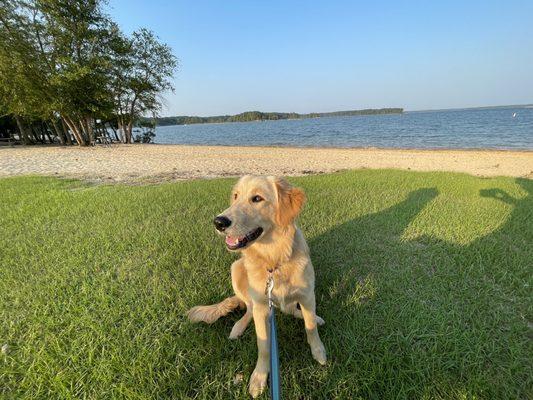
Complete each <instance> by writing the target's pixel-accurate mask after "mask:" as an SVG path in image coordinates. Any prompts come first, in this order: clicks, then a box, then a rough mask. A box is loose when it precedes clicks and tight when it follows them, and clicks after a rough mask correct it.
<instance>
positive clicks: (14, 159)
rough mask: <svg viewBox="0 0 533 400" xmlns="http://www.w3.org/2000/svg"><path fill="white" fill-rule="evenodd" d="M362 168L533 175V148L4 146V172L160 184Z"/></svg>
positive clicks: (0, 169)
mask: <svg viewBox="0 0 533 400" xmlns="http://www.w3.org/2000/svg"><path fill="white" fill-rule="evenodd" d="M359 168H397V169H403V170H413V171H453V172H465V173H468V174H472V175H476V176H486V177H489V176H513V177H524V178H529V179H533V152H531V151H529V152H528V151H489V150H397V149H331V148H327V149H319V148H278V147H230V146H228V147H226V146H184V145H151V144H150V145H140V144H136V145H113V146H111V147H102V146H96V147H90V148H78V147H59V146H58V147H50V146H42V147H40V146H35V147H34V146H28V147H4V148H0V176H15V175H35V174H37V175H50V176H59V177H74V178H81V179H87V180H90V181H95V182H128V183H136V182H137V183H141V182H160V181H168V180H181V179H194V178H214V177H221V176H239V175H243V174H264V175H286V176H296V175H306V174H316V173H327V172H334V171H339V170H345V169H359Z"/></svg>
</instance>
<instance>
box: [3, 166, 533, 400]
mask: <svg viewBox="0 0 533 400" xmlns="http://www.w3.org/2000/svg"><path fill="white" fill-rule="evenodd" d="M291 181H292V182H294V183H296V184H298V185H300V186H302V187H304V188H305V189H306V191H307V194H308V198H309V202H308V204H307V205H306V208H305V210H304V212H303V213H302V215H301V218H300V226H301V227H302V229H303V231H304V233H305V235H306V237H307V238H308V241H309V244H310V247H311V252H312V259H313V262H314V265H315V269H316V271H317V288H316V292H317V309H318V314H319V315H320V316H322V317H323V318H324V319H325V320H326V325H325V326H323V327H321V328H320V333H321V337H322V340H323V341H324V344H325V346H326V349H327V351H328V356H329V361H328V364H327V366H325V367H321V366H319V365H318V364H317V363H316V362H315V361H314V360H313V359H312V357H311V354H310V351H309V348H308V346H307V344H306V341H305V336H304V327H303V322H302V321H301V320H296V319H294V318H291V317H288V316H284V315H278V325H279V326H278V330H279V332H278V335H279V347H280V362H281V379H282V388H283V392H284V398H285V399H329V398H338V399H525V398H528V397H529V398H531V397H530V396H532V394H533V393H532V387H533V378H532V376H533V371H532V364H533V345H532V343H533V340H532V339H533V304H532V283H533V282H532V272H533V181H531V180H525V179H511V178H492V179H482V178H475V177H472V176H468V175H463V174H452V173H415V172H400V171H392V170H376V171H371V170H361V171H354V172H343V173H338V174H333V175H320V176H307V177H302V178H293V179H291ZM233 183H234V179H217V180H200V181H189V182H178V183H167V184H161V185H155V186H125V185H114V186H104V185H96V186H95V185H90V184H87V183H82V182H79V181H74V180H60V179H53V178H42V177H24V178H5V179H0V203H1V204H2V211H1V212H0V239H1V240H2V247H1V249H0V317H1V324H0V346H3V349H2V352H1V353H0V397H2V398H5V399H15V398H16V399H37V398H39V399H73V398H87V399H155V398H157V399H232V398H241V399H247V398H248V394H247V388H246V385H247V383H248V378H249V375H250V373H251V372H252V370H253V367H254V364H255V358H256V344H255V335H254V332H253V328H251V327H250V328H248V330H247V331H246V333H245V334H244V336H243V337H242V338H240V339H239V340H237V341H230V340H229V339H228V338H227V337H228V335H229V332H230V330H231V327H232V325H233V323H234V322H235V321H236V320H237V319H238V318H239V313H235V314H233V315H231V316H229V317H227V318H224V319H221V320H219V321H218V322H216V323H215V324H213V325H211V326H207V325H200V324H198V325H192V324H190V323H189V322H188V321H187V319H186V318H185V317H184V314H185V312H186V310H187V309H188V308H190V307H191V306H194V305H198V304H206V303H212V302H216V301H219V300H221V299H222V298H224V297H225V296H228V295H229V294H230V293H231V284H230V279H229V266H230V263H231V262H232V260H233V259H234V257H235V256H234V255H232V254H229V253H228V252H227V251H226V250H225V248H224V245H223V243H222V241H221V239H220V238H218V237H217V236H216V235H215V233H214V229H213V227H212V225H211V221H212V218H213V216H214V215H216V214H217V212H218V211H220V210H222V209H224V208H225V207H226V203H227V201H228V198H229V192H230V187H231V185H232V184H233ZM239 374H242V375H243V376H244V380H243V381H242V382H240V383H235V382H234V378H235V377H236V376H238V375H239ZM264 397H265V398H266V397H267V396H264Z"/></svg>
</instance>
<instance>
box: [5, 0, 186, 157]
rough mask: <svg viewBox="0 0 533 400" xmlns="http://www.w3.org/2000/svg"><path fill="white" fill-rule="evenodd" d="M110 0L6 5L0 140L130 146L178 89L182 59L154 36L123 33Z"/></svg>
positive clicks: (29, 0) (8, 0)
mask: <svg viewBox="0 0 533 400" xmlns="http://www.w3.org/2000/svg"><path fill="white" fill-rule="evenodd" d="M104 6H105V0H2V1H1V2H0V138H6V137H8V138H9V137H11V138H12V137H13V135H14V134H16V135H17V136H18V139H19V140H20V141H21V142H22V143H25V144H29V143H34V142H45V141H49V142H55V141H57V142H59V143H62V144H78V145H80V146H84V145H89V144H92V143H94V142H95V141H96V140H97V139H98V138H99V137H102V136H108V135H110V132H112V133H113V135H114V137H115V139H116V140H119V141H121V142H124V143H131V142H132V140H133V139H134V138H133V132H134V125H135V124H137V123H139V122H142V123H143V125H144V126H145V127H146V126H147V125H151V124H150V123H149V121H145V120H142V118H141V116H143V115H144V116H146V115H153V116H154V117H155V116H156V115H157V113H158V112H159V111H160V109H161V101H162V100H161V97H160V94H161V92H163V91H169V90H170V91H172V90H174V88H173V85H172V81H171V79H172V76H173V74H174V72H175V70H176V68H177V59H176V57H175V56H174V55H173V53H172V50H171V49H170V47H169V46H168V45H166V44H164V43H161V42H160V41H159V39H158V38H157V37H156V36H155V35H154V33H153V32H151V31H149V30H147V29H139V30H137V31H135V32H133V33H132V34H131V35H126V34H125V33H123V32H122V31H121V30H120V28H119V27H118V25H117V24H116V23H115V22H114V21H113V20H112V19H111V18H110V17H109V16H108V15H107V14H106V13H105V11H104Z"/></svg>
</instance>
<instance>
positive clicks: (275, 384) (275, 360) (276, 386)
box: [267, 272, 281, 400]
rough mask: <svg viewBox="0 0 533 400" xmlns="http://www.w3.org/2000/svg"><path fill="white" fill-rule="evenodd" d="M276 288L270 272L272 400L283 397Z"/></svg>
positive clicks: (268, 292) (268, 289) (268, 283)
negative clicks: (274, 290) (275, 298)
mask: <svg viewBox="0 0 533 400" xmlns="http://www.w3.org/2000/svg"><path fill="white" fill-rule="evenodd" d="M273 288H274V278H272V272H270V274H269V276H268V280H267V295H268V308H269V316H268V319H269V322H270V324H269V325H270V398H271V399H272V400H280V399H281V385H280V382H279V353H278V334H277V331H276V315H275V313H274V304H273V301H272V289H273Z"/></svg>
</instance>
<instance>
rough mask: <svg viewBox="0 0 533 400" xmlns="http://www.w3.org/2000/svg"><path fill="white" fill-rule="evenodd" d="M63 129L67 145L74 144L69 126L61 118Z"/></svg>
mask: <svg viewBox="0 0 533 400" xmlns="http://www.w3.org/2000/svg"><path fill="white" fill-rule="evenodd" d="M61 128H63V133H64V134H65V137H66V138H67V144H70V145H71V144H72V138H71V137H70V132H69V130H68V126H67V124H66V122H65V120H64V119H63V118H61Z"/></svg>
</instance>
